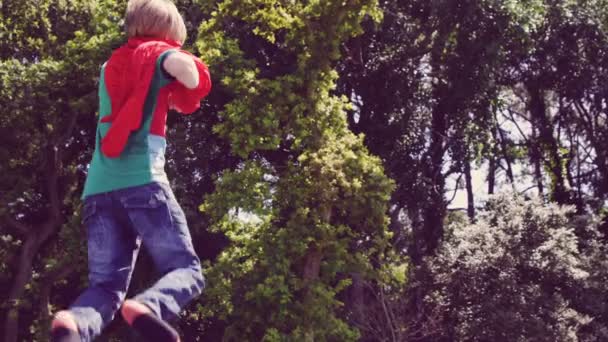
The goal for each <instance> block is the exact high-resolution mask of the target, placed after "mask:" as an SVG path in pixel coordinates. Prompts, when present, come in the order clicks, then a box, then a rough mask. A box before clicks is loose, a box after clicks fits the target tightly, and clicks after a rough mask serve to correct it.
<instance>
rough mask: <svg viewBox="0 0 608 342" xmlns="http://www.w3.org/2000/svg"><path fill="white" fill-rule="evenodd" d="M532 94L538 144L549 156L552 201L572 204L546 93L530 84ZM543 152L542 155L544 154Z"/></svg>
mask: <svg viewBox="0 0 608 342" xmlns="http://www.w3.org/2000/svg"><path fill="white" fill-rule="evenodd" d="M526 88H527V90H528V93H529V94H530V101H529V104H528V106H529V109H530V113H531V115H532V122H533V124H534V125H535V126H536V127H537V128H538V142H539V143H540V148H541V151H542V152H545V153H546V155H547V164H548V165H547V169H548V170H549V172H551V199H552V200H553V201H556V202H557V203H560V204H571V203H570V202H571V199H570V194H569V191H568V189H567V186H566V181H565V176H564V170H563V160H562V157H561V155H560V150H559V149H560V146H559V143H558V141H557V139H556V138H555V136H554V135H553V123H552V122H551V120H550V118H549V117H548V115H547V105H546V103H545V98H544V92H543V90H542V89H541V88H540V86H539V85H537V84H536V83H533V82H529V83H528V84H527V85H526ZM542 152H541V153H542Z"/></svg>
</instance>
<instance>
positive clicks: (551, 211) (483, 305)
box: [425, 194, 606, 341]
mask: <svg viewBox="0 0 608 342" xmlns="http://www.w3.org/2000/svg"><path fill="white" fill-rule="evenodd" d="M572 212H573V209H572V208H567V207H559V206H557V205H555V204H548V205H544V204H543V203H542V202H540V201H538V200H525V199H524V198H523V197H521V196H512V195H509V194H502V195H498V196H496V197H494V198H492V199H490V200H489V201H488V203H487V205H486V208H485V210H484V212H483V213H482V214H480V216H479V218H478V221H477V222H476V223H475V224H462V223H456V224H453V225H451V226H449V227H448V229H449V231H450V233H449V234H448V236H446V239H445V241H444V242H443V243H442V245H441V247H440V249H439V251H438V253H437V256H436V257H432V258H428V259H427V260H426V267H428V270H429V271H430V277H431V279H432V280H431V281H430V283H427V284H426V286H429V285H430V286H431V288H432V290H431V291H429V293H428V294H427V296H426V298H425V304H426V307H427V309H428V310H434V313H433V315H429V317H435V318H436V319H439V320H441V323H440V324H439V325H440V326H441V327H442V328H441V329H440V331H438V332H435V335H434V338H435V339H437V340H438V339H440V338H441V339H444V340H458V341H462V340H467V341H488V340H495V341H496V340H517V341H579V340H580V339H579V338H581V337H582V336H581V335H585V331H590V330H593V328H592V327H590V325H593V324H596V323H598V319H601V317H599V316H596V314H597V311H596V312H595V313H594V314H591V312H590V311H589V310H588V309H586V308H585V305H589V303H586V304H582V303H581V300H580V298H585V297H586V298H587V299H589V298H590V297H591V296H601V297H605V296H606V289H605V286H604V285H599V284H598V283H595V282H591V281H590V279H591V278H593V277H598V276H599V277H600V278H601V277H602V276H600V275H599V274H598V273H601V274H603V273H605V272H604V270H602V268H601V267H599V268H598V267H597V266H599V265H597V263H603V262H604V261H603V259H604V258H603V257H599V254H598V253H603V251H604V250H605V247H603V246H600V245H596V244H594V245H591V246H586V247H585V248H580V247H579V246H580V243H581V242H582V241H581V240H580V239H579V238H578V237H577V235H576V234H575V227H574V224H573V221H572V220H571V219H570V218H569V217H570V214H572ZM585 225H587V226H589V225H590V222H585ZM596 279H597V278H596ZM601 297H600V298H601ZM596 298H597V297H596ZM447 322H449V323H447ZM595 333H597V334H598V335H593V334H592V333H590V334H587V336H586V337H585V338H582V340H588V341H591V340H602V339H603V338H605V330H604V331H601V330H596V331H595Z"/></svg>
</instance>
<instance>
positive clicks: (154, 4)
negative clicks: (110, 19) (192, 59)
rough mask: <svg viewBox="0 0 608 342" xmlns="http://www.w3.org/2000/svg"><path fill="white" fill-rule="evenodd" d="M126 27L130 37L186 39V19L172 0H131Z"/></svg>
mask: <svg viewBox="0 0 608 342" xmlns="http://www.w3.org/2000/svg"><path fill="white" fill-rule="evenodd" d="M125 27H126V30H127V35H128V36H129V38H130V37H135V36H139V37H154V38H159V39H171V40H175V41H178V42H181V43H183V42H184V41H185V40H186V25H185V24H184V19H183V18H182V16H181V15H180V14H179V12H178V11H177V8H176V7H175V5H174V4H173V2H171V1H170V0H129V3H128V4H127V14H126V18H125Z"/></svg>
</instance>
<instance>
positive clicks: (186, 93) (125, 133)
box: [101, 38, 211, 158]
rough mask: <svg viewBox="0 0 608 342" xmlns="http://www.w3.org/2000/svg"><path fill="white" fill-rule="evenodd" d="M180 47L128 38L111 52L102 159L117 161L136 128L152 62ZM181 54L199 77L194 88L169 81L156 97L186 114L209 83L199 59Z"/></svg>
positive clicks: (150, 77) (197, 106) (154, 67)
mask: <svg viewBox="0 0 608 342" xmlns="http://www.w3.org/2000/svg"><path fill="white" fill-rule="evenodd" d="M180 46H181V45H180V44H179V43H177V42H173V41H168V40H162V41H161V40H158V39H145V38H131V39H129V41H128V42H127V44H125V45H123V46H122V47H120V48H118V49H117V50H116V51H114V53H113V54H112V56H111V57H110V60H109V61H108V63H107V64H106V68H105V74H104V77H105V84H106V89H107V92H108V95H109V96H110V100H111V102H112V113H111V114H110V115H108V116H106V117H104V118H103V119H102V120H101V122H111V126H110V129H109V130H108V133H107V134H106V135H105V137H104V138H103V139H102V141H101V151H102V152H103V154H104V155H105V156H107V157H110V158H117V157H119V156H120V154H121V152H122V151H123V150H124V148H125V146H126V144H127V141H128V139H129V135H130V134H131V132H133V131H136V130H138V129H139V128H140V126H141V122H142V117H143V109H144V102H145V100H146V96H147V95H148V90H149V88H150V84H151V83H152V79H153V77H154V72H155V71H156V61H157V59H158V57H159V56H160V55H161V54H162V53H163V52H165V51H167V50H171V49H179V48H180ZM180 51H181V50H180ZM181 52H183V53H187V54H189V55H190V56H192V58H193V59H194V62H195V64H196V67H197V69H198V72H199V77H200V79H199V83H198V87H196V88H195V89H188V88H186V87H185V86H184V85H182V84H181V83H180V82H178V81H173V82H171V83H170V84H169V85H167V86H166V87H165V88H163V91H161V92H160V93H159V101H163V103H170V104H171V107H172V108H173V109H176V110H177V111H179V112H181V113H183V114H190V113H192V112H194V111H196V110H197V109H198V108H199V107H200V102H201V100H202V99H203V98H204V97H205V96H207V94H209V91H210V90H211V79H210V77H209V70H208V69H207V66H206V65H205V64H204V63H203V62H202V61H201V60H200V59H198V58H197V57H195V56H193V55H192V54H190V53H188V52H186V51H181ZM160 97H163V98H160Z"/></svg>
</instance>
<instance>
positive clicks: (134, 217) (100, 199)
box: [69, 183, 205, 341]
mask: <svg viewBox="0 0 608 342" xmlns="http://www.w3.org/2000/svg"><path fill="white" fill-rule="evenodd" d="M83 221H84V224H85V226H86V228H87V233H88V257H89V287H88V288H87V289H86V290H85V291H84V293H82V294H81V295H80V296H79V297H78V299H76V301H75V302H74V304H72V305H71V306H70V308H69V311H70V312H71V313H72V314H73V315H74V317H75V319H76V323H77V325H78V330H79V333H80V336H81V337H82V340H83V341H91V340H93V339H94V338H95V337H96V336H98V335H99V334H100V333H101V331H102V330H103V328H104V327H105V326H107V325H108V324H109V323H110V322H111V321H112V319H113V318H114V315H115V314H116V312H117V310H118V309H119V308H120V306H121V305H122V302H123V301H124V299H125V295H126V292H127V288H128V286H129V282H130V280H131V275H132V274H133V268H134V265H135V260H136V258H137V254H138V252H139V248H140V246H141V245H142V244H143V246H144V247H145V248H146V250H147V252H148V254H150V256H151V257H152V260H153V262H154V264H155V266H156V269H157V271H158V272H159V273H160V275H161V278H160V279H159V280H158V281H157V282H156V283H155V284H154V285H153V286H152V287H150V288H149V289H147V290H145V291H144V292H143V293H141V294H139V295H137V296H136V297H135V298H134V299H135V300H136V301H138V302H140V303H143V304H145V305H147V306H148V307H149V308H150V309H151V310H152V311H153V312H154V313H155V314H156V315H157V316H158V317H160V318H161V319H163V320H171V319H174V318H176V317H177V316H178V315H179V312H180V310H181V309H182V308H183V307H184V306H185V305H186V304H187V303H188V302H189V301H190V300H191V299H193V298H194V297H196V296H198V295H199V294H200V293H201V291H202V290H203V288H204V286H205V280H204V278H203V275H202V272H201V265H200V260H199V258H198V257H197V256H196V253H195V251H194V248H193V246H192V239H191V237H190V232H189V231H188V225H187V223H186V217H185V215H184V212H183V211H182V209H181V208H180V206H179V204H178V203H177V201H176V199H175V196H174V195H173V192H172V191H171V188H170V187H169V186H168V185H164V184H161V183H151V184H147V185H143V186H137V187H133V188H128V189H121V190H116V191H112V192H108V193H104V194H99V195H92V196H89V197H87V198H86V199H85V203H84V211H83Z"/></svg>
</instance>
